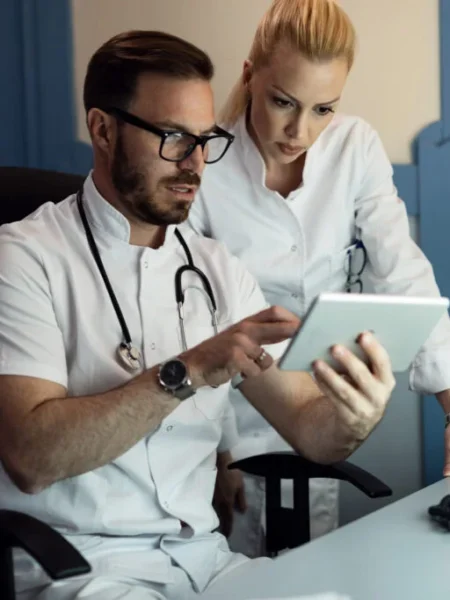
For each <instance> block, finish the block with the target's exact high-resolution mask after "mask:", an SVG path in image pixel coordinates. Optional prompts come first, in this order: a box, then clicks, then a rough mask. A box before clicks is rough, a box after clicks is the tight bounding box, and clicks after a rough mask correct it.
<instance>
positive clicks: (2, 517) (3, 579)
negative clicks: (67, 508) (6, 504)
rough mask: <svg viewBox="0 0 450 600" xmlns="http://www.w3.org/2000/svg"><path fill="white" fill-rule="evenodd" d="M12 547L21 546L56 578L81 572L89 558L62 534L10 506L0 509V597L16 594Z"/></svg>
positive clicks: (10, 598) (7, 598) (7, 599)
mask: <svg viewBox="0 0 450 600" xmlns="http://www.w3.org/2000/svg"><path fill="white" fill-rule="evenodd" d="M13 548H23V549H24V550H25V551H26V552H28V553H29V554H31V556H32V557H33V558H34V559H35V560H36V561H37V562H38V563H39V564H40V565H41V567H42V568H43V569H44V570H45V571H46V573H47V574H48V575H49V576H50V577H51V578H52V579H55V580H58V579H67V578H69V577H75V576H76V575H84V574H85V573H89V572H90V571H91V567H90V565H89V563H88V562H86V560H85V559H84V558H83V557H82V556H81V554H80V553H79V552H78V550H76V549H75V548H74V547H73V546H72V545H71V544H70V543H69V542H68V541H67V540H66V539H65V538H64V537H63V536H62V535H61V534H59V533H57V532H56V531H55V530H54V529H52V528H51V527H49V526H48V525H46V524H45V523H42V522H41V521H38V520H37V519H35V518H34V517H30V516H29V515H25V514H23V513H19V512H16V511H13V510H0V597H1V598H2V600H14V599H15V597H16V593H15V585H14V571H13V557H12V552H13Z"/></svg>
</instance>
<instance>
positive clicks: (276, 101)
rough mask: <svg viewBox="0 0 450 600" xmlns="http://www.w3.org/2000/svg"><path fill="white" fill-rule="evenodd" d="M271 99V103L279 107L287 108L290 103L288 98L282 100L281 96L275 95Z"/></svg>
mask: <svg viewBox="0 0 450 600" xmlns="http://www.w3.org/2000/svg"><path fill="white" fill-rule="evenodd" d="M272 100H273V103H274V104H276V105H277V106H279V107H280V108H287V107H288V106H291V105H292V103H291V102H289V100H284V99H283V98H278V97H277V96H274V97H273V98H272Z"/></svg>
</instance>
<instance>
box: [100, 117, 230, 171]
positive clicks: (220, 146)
mask: <svg viewBox="0 0 450 600" xmlns="http://www.w3.org/2000/svg"><path fill="white" fill-rule="evenodd" d="M104 111H105V112H106V113H108V114H110V115H113V116H115V117H117V118H118V119H120V120H121V121H124V122H125V123H128V124H129V125H133V126H134V127H138V128H139V129H144V130H145V131H150V133H154V134H155V135H158V136H159V137H160V138H161V144H160V146H159V155H160V157H161V158H163V159H164V160H168V161H169V162H181V161H182V160H185V159H186V158H187V157H188V156H189V155H191V154H192V153H193V152H194V150H195V149H196V148H197V146H201V148H202V151H203V158H204V161H205V163H207V164H212V163H216V162H218V161H219V160H220V159H221V158H223V157H224V156H225V153H226V152H227V150H228V148H229V147H230V146H231V144H232V143H233V141H234V135H232V134H231V133H228V131H225V129H222V128H221V127H217V126H216V128H215V131H214V133H212V134H211V135H194V134H192V133H187V132H185V131H166V130H164V129H160V128H159V127H156V126H155V125H152V124H151V123H147V121H144V120H143V119H141V118H139V117H136V115H132V114H131V113H129V112H127V111H126V110H122V109H121V108H115V107H110V108H107V109H104Z"/></svg>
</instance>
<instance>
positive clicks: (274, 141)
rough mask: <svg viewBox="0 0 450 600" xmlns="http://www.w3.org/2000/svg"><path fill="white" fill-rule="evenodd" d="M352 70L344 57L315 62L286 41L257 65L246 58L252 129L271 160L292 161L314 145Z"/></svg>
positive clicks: (268, 160) (331, 113)
mask: <svg viewBox="0 0 450 600" xmlns="http://www.w3.org/2000/svg"><path fill="white" fill-rule="evenodd" d="M347 75H348V64H347V61H346V60H345V59H344V58H342V59H340V58H339V59H332V60H329V61H326V62H312V61H310V60H309V59H307V58H305V56H304V55H303V54H301V53H300V52H298V51H296V50H292V48H291V47H290V46H288V45H287V44H283V45H280V46H279V47H278V48H277V50H276V51H275V52H274V53H273V55H272V57H271V60H270V63H269V64H268V65H267V66H265V67H263V68H261V69H259V70H258V71H253V68H252V65H251V63H250V62H247V63H246V64H245V66H244V81H245V82H246V84H247V85H248V88H249V92H250V95H251V111H250V124H249V125H250V131H249V133H250V135H251V136H252V137H253V139H254V141H255V143H256V144H257V146H258V148H259V149H260V151H261V153H262V156H263V158H264V160H265V162H266V165H267V166H270V165H273V164H280V165H283V164H284V165H286V164H289V163H292V162H294V161H295V160H296V159H298V158H299V157H300V156H301V155H302V154H303V153H304V152H306V151H307V150H308V148H310V147H311V146H312V144H313V143H314V142H315V141H316V139H317V138H318V137H319V135H320V134H321V133H322V131H323V130H324V129H325V127H326V126H327V125H328V124H329V123H330V121H331V120H332V119H333V116H334V113H335V111H336V109H337V107H338V103H339V100H340V98H341V95H342V91H343V89H344V85H345V82H346V80H347Z"/></svg>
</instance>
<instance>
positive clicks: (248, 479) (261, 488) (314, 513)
mask: <svg viewBox="0 0 450 600" xmlns="http://www.w3.org/2000/svg"><path fill="white" fill-rule="evenodd" d="M244 485H245V493H246V498H247V505H248V508H247V511H246V512H245V513H244V514H241V513H238V512H237V511H234V521H233V531H232V533H231V536H230V537H229V538H228V543H229V546H230V548H231V550H232V551H233V552H239V553H242V554H245V555H246V556H248V557H249V558H257V557H259V556H263V555H264V553H265V533H264V530H265V485H264V479H262V478H260V477H255V476H253V475H247V474H246V473H244ZM309 494H310V496H309V504H310V509H309V510H310V527H311V539H314V538H317V537H320V536H322V535H324V534H326V533H329V532H330V531H332V530H333V529H336V527H338V524H339V482H338V481H336V480H334V479H311V480H310V484H309ZM282 505H283V506H284V507H285V508H292V506H293V487H292V482H291V481H287V480H285V481H282Z"/></svg>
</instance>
